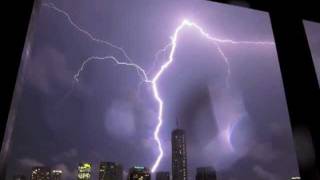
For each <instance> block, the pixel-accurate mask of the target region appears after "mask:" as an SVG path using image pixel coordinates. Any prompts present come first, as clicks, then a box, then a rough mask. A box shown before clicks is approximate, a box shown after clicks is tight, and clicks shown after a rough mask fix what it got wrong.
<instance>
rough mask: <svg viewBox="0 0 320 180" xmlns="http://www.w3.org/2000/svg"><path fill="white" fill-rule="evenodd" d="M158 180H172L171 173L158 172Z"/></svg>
mask: <svg viewBox="0 0 320 180" xmlns="http://www.w3.org/2000/svg"><path fill="white" fill-rule="evenodd" d="M156 180H170V173H169V172H157V174H156Z"/></svg>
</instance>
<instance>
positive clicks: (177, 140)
mask: <svg viewBox="0 0 320 180" xmlns="http://www.w3.org/2000/svg"><path fill="white" fill-rule="evenodd" d="M171 144H172V179H173V180H187V176H188V173H187V147H186V137H185V132H184V130H182V129H175V130H174V131H173V132H172V134H171Z"/></svg>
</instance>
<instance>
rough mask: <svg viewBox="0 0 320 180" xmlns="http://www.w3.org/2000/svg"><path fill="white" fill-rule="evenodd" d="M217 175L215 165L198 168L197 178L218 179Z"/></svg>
mask: <svg viewBox="0 0 320 180" xmlns="http://www.w3.org/2000/svg"><path fill="white" fill-rule="evenodd" d="M216 179H217V175H216V171H215V170H214V168H213V167H210V166H208V167H199V168H197V174H196V180H216Z"/></svg>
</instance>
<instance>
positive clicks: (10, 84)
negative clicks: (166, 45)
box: [0, 0, 320, 179]
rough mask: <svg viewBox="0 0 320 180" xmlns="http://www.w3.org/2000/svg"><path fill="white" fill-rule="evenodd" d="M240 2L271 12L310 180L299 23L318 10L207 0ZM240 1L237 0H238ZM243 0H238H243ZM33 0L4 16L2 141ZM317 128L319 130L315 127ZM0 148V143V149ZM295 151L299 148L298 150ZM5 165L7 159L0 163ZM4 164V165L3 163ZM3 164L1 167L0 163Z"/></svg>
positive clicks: (314, 113)
mask: <svg viewBox="0 0 320 180" xmlns="http://www.w3.org/2000/svg"><path fill="white" fill-rule="evenodd" d="M211 1H214V2H220V3H226V4H230V5H236V6H241V4H246V5H248V6H249V7H248V8H252V9H257V10H262V11H266V12H268V13H269V14H270V18H271V24H272V29H273V33H274V37H275V42H276V47H277V52H278V57H279V64H280V69H281V74H282V79H283V85H284V89H285V94H286V99H287V103H288V110H289V116H290V121H291V125H292V128H293V132H294V131H295V129H296V128H299V127H301V126H303V127H305V128H307V129H308V130H309V131H310V133H311V136H312V139H313V146H314V150H315V153H316V164H315V166H314V167H308V168H305V167H302V166H301V165H299V166H300V167H299V168H300V173H301V177H302V179H314V177H313V176H314V173H315V171H317V170H316V169H318V170H320V168H319V167H320V162H319V161H320V158H319V154H320V131H319V129H320V125H318V124H319V123H318V124H317V122H316V120H319V119H320V112H319V109H318V110H317V107H318V108H319V107H320V101H319V100H320V98H319V94H320V93H319V92H320V89H319V85H318V81H317V77H316V72H315V69H314V66H313V61H312V56H311V52H310V48H309V44H308V40H307V37H306V33H305V30H304V26H303V22H302V21H303V20H309V21H315V22H319V23H320V11H319V10H318V9H317V7H318V6H317V5H316V2H311V1H303V0H299V1H296V2H290V4H286V8H285V9H284V8H283V7H281V5H280V3H279V1H276V0H256V1H254V0H238V1H234V0H232V1H231V0H230V1H228V0H211ZM239 2H240V3H239ZM241 2H242V3H241ZM33 4H34V0H24V1H22V2H19V5H17V2H15V1H13V2H12V3H11V4H10V5H9V6H3V7H5V8H6V9H9V11H8V12H15V13H14V16H11V15H10V14H12V13H10V14H9V15H7V16H10V18H9V17H5V18H6V20H7V21H8V22H5V25H4V26H3V27H8V28H7V30H9V33H8V35H5V36H6V37H7V38H8V39H6V41H5V43H3V44H6V48H8V50H6V51H5V53H6V54H5V55H6V56H5V57H10V58H4V59H2V60H3V61H5V65H2V66H1V68H2V71H1V73H2V75H1V77H2V78H4V79H3V81H2V88H1V90H2V92H1V93H0V99H1V101H0V109H1V113H0V140H1V144H2V142H3V138H4V133H5V129H6V124H7V118H8V113H9V110H10V106H11V101H12V96H13V92H14V87H15V83H16V78H17V74H18V70H19V64H20V60H21V54H22V51H23V47H24V42H25V38H26V34H27V30H28V25H29V20H30V16H31V13H32V9H33ZM317 131H318V132H317ZM1 149H2V148H1ZM298 156H299V153H298ZM0 163H4V164H6V162H0ZM4 167H5V166H4ZM0 168H1V167H0ZM5 171H6V169H5V168H2V169H0V178H1V179H3V178H2V177H5Z"/></svg>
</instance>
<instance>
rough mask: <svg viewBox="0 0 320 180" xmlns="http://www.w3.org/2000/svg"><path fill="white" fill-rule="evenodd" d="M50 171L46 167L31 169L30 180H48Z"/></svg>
mask: <svg viewBox="0 0 320 180" xmlns="http://www.w3.org/2000/svg"><path fill="white" fill-rule="evenodd" d="M50 172H51V170H50V168H48V167H44V166H43V167H33V168H32V174H31V180H50V177H51V173H50Z"/></svg>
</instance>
